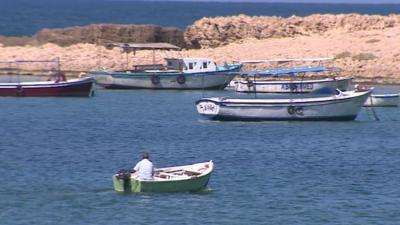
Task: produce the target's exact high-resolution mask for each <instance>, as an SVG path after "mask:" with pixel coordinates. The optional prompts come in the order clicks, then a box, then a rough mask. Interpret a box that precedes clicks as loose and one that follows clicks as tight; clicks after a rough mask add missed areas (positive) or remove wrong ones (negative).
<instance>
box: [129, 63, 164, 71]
mask: <svg viewBox="0 0 400 225" xmlns="http://www.w3.org/2000/svg"><path fill="white" fill-rule="evenodd" d="M165 68H166V67H165V66H164V65H163V64H141V65H134V66H133V71H135V72H140V71H145V70H163V69H165Z"/></svg>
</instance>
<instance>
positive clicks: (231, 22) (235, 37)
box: [185, 14, 400, 48]
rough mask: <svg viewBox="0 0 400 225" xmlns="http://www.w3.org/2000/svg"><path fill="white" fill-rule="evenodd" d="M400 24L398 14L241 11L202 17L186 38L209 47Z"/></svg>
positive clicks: (188, 43) (376, 28)
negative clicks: (248, 13)
mask: <svg viewBox="0 0 400 225" xmlns="http://www.w3.org/2000/svg"><path fill="white" fill-rule="evenodd" d="M399 24H400V16H399V15H390V16H376V15H371V16H370V15H359V14H339V15H331V14H326V15H319V14H315V15H311V16H306V17H298V16H292V17H289V18H282V17H275V16H272V17H269V16H259V17H258V16H256V17H250V16H245V15H239V16H232V17H215V18H203V19H200V20H198V21H196V22H195V23H194V24H193V25H192V26H189V27H188V28H187V30H186V32H185V40H186V44H187V46H188V47H191V48H210V47H218V46H223V45H226V44H229V43H232V42H237V41H240V40H243V39H247V38H256V39H267V38H284V37H296V36H309V35H315V34H325V33H329V32H346V33H348V32H354V31H361V30H379V29H385V28H390V27H394V26H399Z"/></svg>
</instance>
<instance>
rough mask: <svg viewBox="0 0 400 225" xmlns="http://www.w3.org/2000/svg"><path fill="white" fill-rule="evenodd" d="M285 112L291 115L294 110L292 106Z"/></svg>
mask: <svg viewBox="0 0 400 225" xmlns="http://www.w3.org/2000/svg"><path fill="white" fill-rule="evenodd" d="M287 112H288V113H289V115H293V114H295V113H296V108H295V107H294V106H289V107H288V108H287Z"/></svg>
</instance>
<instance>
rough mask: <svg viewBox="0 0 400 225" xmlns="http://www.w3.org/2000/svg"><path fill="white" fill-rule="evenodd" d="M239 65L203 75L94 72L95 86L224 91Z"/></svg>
mask: <svg viewBox="0 0 400 225" xmlns="http://www.w3.org/2000/svg"><path fill="white" fill-rule="evenodd" d="M239 69H240V65H237V66H231V67H229V68H228V69H226V70H222V71H215V72H203V73H145V72H142V73H135V72H133V73H127V72H121V73H120V72H110V71H96V72H93V73H91V76H92V77H93V78H94V79H95V81H96V84H98V85H100V86H102V87H104V88H109V89H224V88H225V87H226V86H227V85H228V84H229V82H230V81H231V80H232V79H233V78H234V77H235V74H232V73H231V72H235V71H238V70H239Z"/></svg>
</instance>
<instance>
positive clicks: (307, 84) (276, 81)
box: [235, 66, 352, 93]
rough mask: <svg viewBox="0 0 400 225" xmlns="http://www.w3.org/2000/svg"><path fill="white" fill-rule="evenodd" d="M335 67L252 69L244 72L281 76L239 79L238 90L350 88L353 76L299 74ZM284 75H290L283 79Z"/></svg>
mask: <svg viewBox="0 0 400 225" xmlns="http://www.w3.org/2000/svg"><path fill="white" fill-rule="evenodd" d="M336 70H338V69H337V68H334V67H323V66H317V67H297V68H287V69H274V70H265V71H250V72H249V73H246V72H243V73H244V74H250V75H254V76H255V75H257V76H269V77H271V76H274V77H276V76H279V77H278V78H272V79H271V78H270V79H251V78H250V77H246V78H245V79H241V80H238V81H237V82H236V83H235V90H236V91H237V92H247V93H249V92H251V93H254V92H257V93H310V92H314V91H315V90H318V89H322V88H331V89H333V90H335V89H339V90H341V91H346V90H350V88H351V87H352V85H351V81H352V78H351V77H334V76H333V77H327V78H323V79H315V78H312V77H300V76H298V75H299V74H305V73H310V72H313V73H318V72H327V71H328V72H329V71H336ZM282 75H286V76H290V78H286V79H283V78H282Z"/></svg>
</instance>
